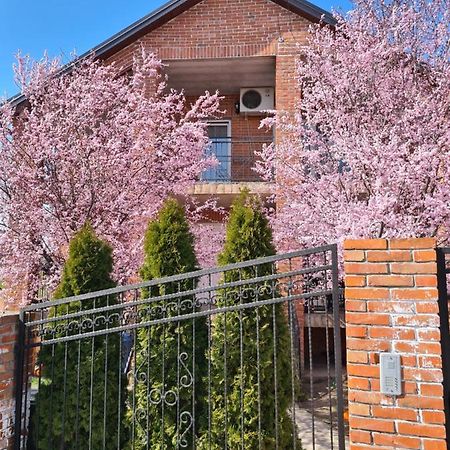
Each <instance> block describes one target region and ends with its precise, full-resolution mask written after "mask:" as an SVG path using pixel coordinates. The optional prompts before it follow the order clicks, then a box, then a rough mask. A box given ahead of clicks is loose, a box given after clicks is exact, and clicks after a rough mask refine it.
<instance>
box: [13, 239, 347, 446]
mask: <svg viewBox="0 0 450 450" xmlns="http://www.w3.org/2000/svg"><path fill="white" fill-rule="evenodd" d="M339 305H340V292H339V285H338V273H337V247H336V246H335V245H329V246H324V247H319V248H313V249H308V250H302V251H297V252H293V253H287V254H283V255H276V256H272V257H266V258H260V259H257V260H253V261H247V262H244V263H239V264H233V265H228V266H223V267H217V268H213V269H207V270H200V271H196V272H192V273H188V274H183V275H179V276H172V277H168V278H163V279H157V280H152V281H149V282H143V283H138V284H134V285H129V286H123V287H117V288H114V289H109V290H104V291H99V292H95V293H91V294H86V295H80V296H77V297H71V298H65V299H60V300H53V301H46V302H42V303H38V304H33V305H30V306H27V307H25V308H24V309H23V310H22V311H21V316H20V319H21V325H20V339H21V345H19V347H18V355H17V356H18V370H17V386H18V389H17V402H16V427H15V429H16V448H17V449H23V448H29V449H32V448H36V449H44V448H45V449H78V448H79V449H83V450H84V449H94V450H98V449H100V448H102V449H113V448H117V449H121V448H127V449H128V448H130V449H144V448H145V449H156V448H158V449H163V448H164V449H172V448H197V449H223V448H225V449H226V448H229V449H233V450H234V449H237V448H242V449H255V448H260V449H262V448H264V449H269V448H274V449H282V450H286V449H295V448H301V447H300V445H302V446H303V449H305V450H307V449H309V448H311V449H322V448H327V449H339V450H343V449H344V448H345V427H344V420H343V405H344V400H343V398H344V392H343V374H342V355H341V329H340V328H341V318H340V312H341V311H340V308H339ZM319 315H320V316H319ZM317 324H319V325H320V324H322V325H323V326H322V329H321V333H322V334H321V336H322V337H321V338H320V339H318V340H317V339H316V337H317V336H316V337H315V335H316V334H317V333H316V332H315V326H317ZM315 339H316V340H315ZM300 441H302V444H300Z"/></svg>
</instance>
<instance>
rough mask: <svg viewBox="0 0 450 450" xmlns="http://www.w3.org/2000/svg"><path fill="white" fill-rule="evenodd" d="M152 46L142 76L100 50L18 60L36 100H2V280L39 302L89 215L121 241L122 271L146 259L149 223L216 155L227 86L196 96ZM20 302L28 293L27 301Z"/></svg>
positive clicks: (21, 80) (140, 66)
mask: <svg viewBox="0 0 450 450" xmlns="http://www.w3.org/2000/svg"><path fill="white" fill-rule="evenodd" d="M161 70H162V64H161V62H160V61H159V60H157V59H156V58H155V57H154V56H153V55H152V54H149V53H147V52H145V51H144V50H142V51H141V52H139V54H138V55H137V56H136V58H135V60H134V63H133V69H132V73H131V75H130V73H127V74H126V75H122V74H121V69H120V68H119V67H118V66H116V65H114V64H110V65H105V64H103V63H101V62H99V61H97V60H95V59H94V58H93V57H88V58H86V59H84V60H81V61H76V62H75V63H73V64H72V66H71V70H70V71H67V70H61V67H60V64H59V62H58V61H56V60H49V59H47V58H45V59H43V60H42V61H40V62H33V61H31V60H30V59H29V58H26V57H21V56H19V57H18V61H17V64H16V67H15V74H16V79H17V82H18V84H19V86H20V88H21V91H22V93H23V95H24V96H25V98H26V108H24V109H22V110H20V111H19V110H17V109H15V108H14V107H13V106H12V105H11V104H8V103H4V104H3V105H2V106H1V108H0V280H2V282H3V284H4V286H5V287H6V288H7V289H5V290H3V294H4V295H6V298H13V297H12V296H13V292H12V291H16V294H17V292H21V293H22V298H21V300H20V302H22V303H23V302H27V301H30V300H31V299H32V298H33V297H34V296H35V294H36V290H37V288H38V286H39V285H40V284H41V283H42V279H45V280H46V281H47V282H49V283H50V286H52V283H53V282H54V281H55V280H56V279H57V278H58V275H59V272H60V269H61V267H62V265H63V263H64V261H65V258H66V254H67V247H68V243H69V241H70V239H71V237H72V236H73V235H74V233H76V232H77V231H78V230H79V229H80V228H81V227H82V226H83V225H84V224H85V223H87V222H89V223H90V225H91V226H92V228H93V229H94V230H95V232H96V233H97V234H98V235H99V236H101V237H102V238H104V239H106V240H107V241H108V242H109V243H110V244H111V245H112V247H113V248H114V252H115V254H114V257H115V263H116V269H115V270H116V277H117V278H118V280H123V279H125V278H126V277H128V276H129V275H131V274H134V273H136V268H137V267H139V266H140V264H141V259H142V258H141V251H142V244H141V239H142V237H143V235H144V230H145V226H146V224H147V222H148V220H149V219H151V218H152V217H153V216H154V215H155V213H156V211H157V210H158V208H159V207H160V205H161V203H162V201H163V200H164V199H165V198H166V197H167V196H168V195H181V194H184V193H186V192H187V189H188V187H189V186H190V185H192V184H193V183H194V181H195V180H196V179H197V178H198V176H199V174H200V173H201V172H202V171H203V170H204V169H205V168H206V167H208V165H209V164H212V163H213V162H212V161H210V160H207V159H205V158H204V148H205V146H206V145H207V137H206V134H205V121H204V119H206V118H207V117H211V116H214V115H215V113H216V111H217V109H218V101H219V98H218V96H217V94H214V95H210V94H209V93H205V95H204V96H202V97H200V98H199V99H198V100H197V101H196V102H195V104H193V105H187V103H186V100H185V97H184V95H183V93H180V92H175V91H173V90H171V91H169V92H168V91H167V86H166V82H165V79H164V78H163V77H162V76H161ZM15 301H17V299H16V300H15Z"/></svg>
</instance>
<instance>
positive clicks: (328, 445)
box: [295, 405, 339, 450]
mask: <svg viewBox="0 0 450 450" xmlns="http://www.w3.org/2000/svg"><path fill="white" fill-rule="evenodd" d="M312 417H313V416H312V414H311V413H310V412H309V411H307V410H305V409H303V408H300V407H299V406H298V405H297V406H296V407H295V422H296V425H297V430H298V437H299V438H300V439H301V440H302V449H303V450H337V449H339V444H338V436H337V430H336V428H335V427H333V439H332V438H331V433H330V426H329V424H327V423H325V422H323V421H322V420H321V419H320V418H319V417H315V419H314V434H313V420H312Z"/></svg>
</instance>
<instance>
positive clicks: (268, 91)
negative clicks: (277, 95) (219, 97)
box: [239, 87, 275, 114]
mask: <svg viewBox="0 0 450 450" xmlns="http://www.w3.org/2000/svg"><path fill="white" fill-rule="evenodd" d="M274 105H275V101H274V89H273V87H260V88H241V95H240V105H239V111H240V112H242V113H247V114H261V113H262V112H263V111H267V110H269V109H274Z"/></svg>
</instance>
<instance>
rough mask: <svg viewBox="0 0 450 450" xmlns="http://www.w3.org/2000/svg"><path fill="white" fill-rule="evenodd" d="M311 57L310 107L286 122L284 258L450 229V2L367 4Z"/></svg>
mask: <svg viewBox="0 0 450 450" xmlns="http://www.w3.org/2000/svg"><path fill="white" fill-rule="evenodd" d="M336 20H337V25H336V27H335V28H334V29H330V28H327V27H320V26H317V27H315V28H313V29H312V30H311V36H310V42H309V45H308V46H307V47H306V48H301V49H300V57H299V60H298V64H297V74H298V83H299V88H300V91H301V96H300V97H301V98H299V99H298V103H297V107H296V111H295V114H294V115H290V116H289V115H288V114H283V113H282V112H281V111H280V112H278V115H277V117H276V118H275V119H274V120H273V119H269V120H267V121H266V122H269V123H270V122H273V121H274V122H275V126H277V128H278V130H277V131H278V132H279V133H280V136H281V137H280V138H279V145H276V146H274V147H269V148H267V149H265V150H264V151H263V154H262V156H263V160H264V162H263V164H261V165H260V166H259V170H260V171H262V173H265V174H266V175H267V176H268V177H270V175H271V174H272V171H273V170H275V171H276V176H277V178H276V182H277V194H276V200H277V203H278V210H277V214H276V217H275V219H274V226H275V234H276V237H277V240H278V244H279V245H280V247H281V248H284V249H286V248H293V247H299V246H312V245H320V244H324V243H330V242H335V241H338V242H339V241H342V240H343V239H344V238H345V237H355V238H357V237H396V236H411V237H413V236H417V237H420V236H438V238H439V240H440V241H441V242H449V239H448V236H449V229H450V26H449V24H450V2H449V1H448V0H433V1H428V0H414V1H410V0H386V1H385V0H356V2H355V9H354V10H353V11H351V12H350V13H348V14H347V15H346V16H341V15H336Z"/></svg>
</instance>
